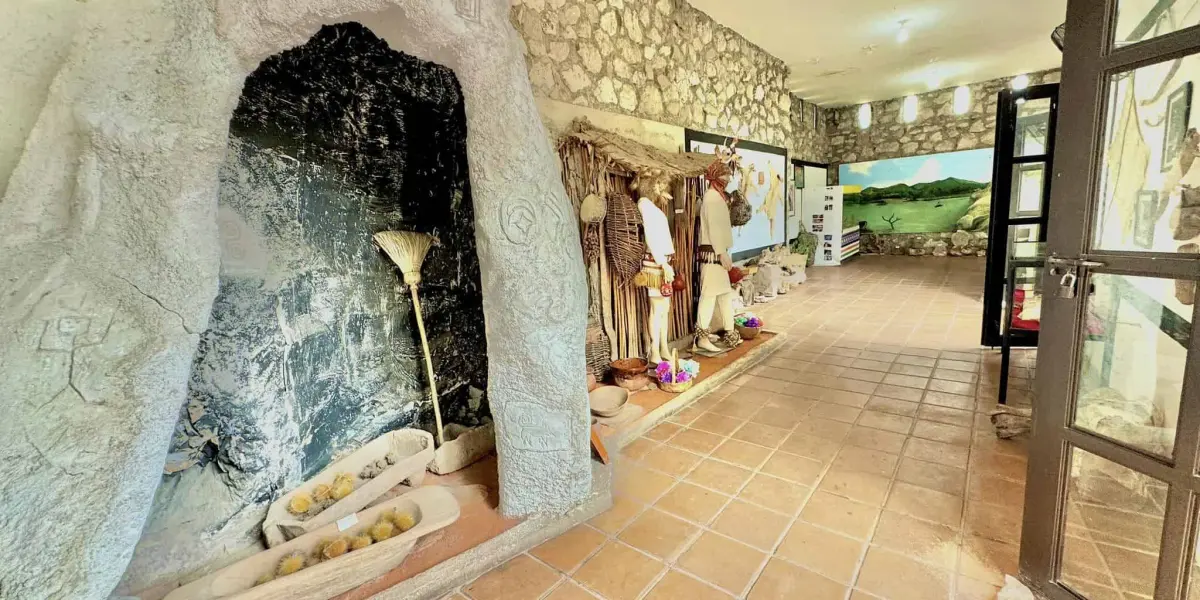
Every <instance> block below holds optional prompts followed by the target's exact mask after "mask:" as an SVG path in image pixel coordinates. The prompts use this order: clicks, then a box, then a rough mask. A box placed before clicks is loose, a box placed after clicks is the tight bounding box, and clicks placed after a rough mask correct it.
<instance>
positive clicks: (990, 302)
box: [981, 83, 1058, 347]
mask: <svg viewBox="0 0 1200 600" xmlns="http://www.w3.org/2000/svg"><path fill="white" fill-rule="evenodd" d="M1057 117H1058V84H1056V83H1052V84H1047V85H1038V86H1033V87H1031V88H1028V89H1024V90H1004V91H1002V92H1000V93H999V94H998V98H997V101H996V155H995V158H994V160H993V161H992V187H991V193H992V206H991V223H990V224H989V226H988V253H987V266H986V268H985V274H984V285H983V336H982V340H981V343H982V344H983V345H984V346H992V347H995V346H999V345H1001V341H1002V336H1003V335H1004V333H1005V331H1006V330H1011V331H1009V333H1010V335H1009V336H1008V343H1009V345H1011V346H1037V343H1038V330H1039V328H1040V319H1039V318H1038V311H1037V310H1035V309H1034V308H1035V307H1036V306H1040V304H1041V298H1040V294H1039V297H1036V298H1035V297H1033V294H1034V293H1035V292H1037V290H1039V289H1040V285H1036V284H1032V283H1031V282H1028V281H1013V280H1011V278H1009V277H1008V273H1009V271H1010V268H1009V267H1011V266H1012V265H1011V263H1012V261H1013V260H1018V261H1020V260H1022V259H1030V258H1037V257H1041V256H1042V254H1043V252H1044V246H1043V243H1044V242H1045V241H1046V223H1047V221H1048V219H1049V214H1050V213H1049V204H1050V182H1051V178H1050V177H1047V176H1046V174H1047V173H1052V172H1053V171H1054V131H1055V124H1056V123H1057V120H1058V119H1057ZM1032 271H1035V269H1034V268H1033V267H1021V268H1020V269H1019V270H1018V271H1017V274H1018V275H1021V274H1027V273H1029V272H1032ZM1010 284H1011V285H1010ZM1010 287H1011V288H1012V289H1011V290H1010V289H1009V288H1010ZM1010 291H1011V292H1017V293H1018V295H1020V296H1021V297H1022V298H1021V299H1020V300H1019V302H1020V304H1021V305H1020V306H1017V305H1016V304H1015V303H1014V302H1013V299H1012V298H1009V297H1008V296H1009V294H1010ZM1026 301H1028V304H1026ZM1026 306H1028V307H1029V308H1030V310H1024V309H1025V308H1026ZM1004 320H1007V321H1008V322H1006V323H1005V322H1002V321H1004Z"/></svg>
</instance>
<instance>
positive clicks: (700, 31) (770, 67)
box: [511, 0, 819, 152]
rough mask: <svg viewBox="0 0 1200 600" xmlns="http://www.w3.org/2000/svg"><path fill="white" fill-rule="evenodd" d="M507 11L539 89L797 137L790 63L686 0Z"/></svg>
mask: <svg viewBox="0 0 1200 600" xmlns="http://www.w3.org/2000/svg"><path fill="white" fill-rule="evenodd" d="M511 18H512V21H513V24H514V25H515V26H516V28H517V30H518V32H519V33H520V34H521V36H522V37H523V38H524V39H525V44H526V59H527V61H528V64H529V72H530V79H531V80H532V82H533V88H534V93H535V95H538V96H542V97H546V98H550V99H553V100H559V101H562V102H569V103H571V104H574V105H577V106H583V107H589V108H599V109H603V110H606V111H611V112H616V113H621V114H627V115H633V116H637V117H641V118H645V119H650V120H654V121H661V122H664V123H668V124H672V125H677V126H680V127H689V128H692V129H697V130H702V131H708V132H711V133H716V134H727V135H737V136H741V137H743V138H745V139H750V140H754V141H758V142H764V143H767V144H774V145H777V146H790V145H791V144H793V143H794V137H793V134H792V119H791V110H792V96H791V94H790V93H789V92H788V90H787V87H786V85H785V81H786V79H787V74H788V69H787V66H786V65H785V64H784V63H783V61H781V60H779V59H778V58H775V57H774V56H772V55H770V54H768V53H767V52H765V51H764V50H762V49H761V48H759V47H757V46H755V45H754V44H751V43H750V42H748V41H747V40H746V39H745V38H743V37H742V36H741V35H738V34H737V33H736V32H734V31H733V30H731V29H729V28H727V27H724V26H722V25H720V24H718V23H716V22H715V21H713V20H712V18H710V17H709V16H708V15H706V14H704V13H702V12H700V11H698V10H696V9H694V8H692V7H691V5H689V4H688V3H687V2H682V1H679V0H516V3H515V5H514V6H513V8H512V12H511ZM806 139H807V138H806ZM813 143H814V142H811V141H806V142H805V144H806V146H805V152H809V151H810V150H809V147H811V146H812V145H813ZM817 147H818V148H819V146H817ZM818 152H819V150H818Z"/></svg>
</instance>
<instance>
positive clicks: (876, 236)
mask: <svg viewBox="0 0 1200 600" xmlns="http://www.w3.org/2000/svg"><path fill="white" fill-rule="evenodd" d="M987 245H988V235H987V232H983V231H979V232H975V233H971V232H967V231H956V232H953V233H950V232H941V233H864V234H862V252H863V254H891V255H896V256H987Z"/></svg>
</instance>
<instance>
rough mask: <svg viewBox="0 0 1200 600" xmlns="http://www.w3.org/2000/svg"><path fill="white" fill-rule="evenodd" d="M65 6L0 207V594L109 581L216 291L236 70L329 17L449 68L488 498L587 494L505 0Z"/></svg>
mask: <svg viewBox="0 0 1200 600" xmlns="http://www.w3.org/2000/svg"><path fill="white" fill-rule="evenodd" d="M78 8H79V11H80V13H79V19H78V24H77V30H76V32H75V33H74V34H73V35H72V36H71V44H70V46H69V48H70V49H69V50H68V51H67V53H66V57H65V59H64V60H63V62H62V63H61V65H60V67H59V68H58V70H57V73H56V74H55V75H54V76H53V77H52V79H53V82H54V83H53V84H51V85H50V88H49V91H48V92H47V94H46V100H45V105H44V106H43V107H42V109H41V110H40V112H39V118H38V120H37V123H36V124H35V125H34V126H33V127H32V128H31V129H29V134H28V136H27V139H26V140H25V141H24V143H23V146H22V150H21V156H20V158H19V160H18V162H17V166H16V168H15V169H14V170H13V173H12V176H11V177H10V178H9V180H8V183H7V188H6V190H5V192H4V197H3V199H2V200H0V338H3V339H5V340H6V343H5V344H0V414H3V415H4V418H3V419H0V498H3V500H4V511H3V513H2V515H3V516H2V517H0V525H2V526H0V547H3V548H21V549H25V550H24V551H17V552H9V553H7V554H5V556H4V560H3V561H0V596H4V597H5V598H8V597H12V598H21V599H22V600H24V599H30V600H37V599H41V598H56V599H57V598H71V599H77V598H78V599H86V600H90V599H93V598H94V599H102V598H107V597H109V594H110V592H111V591H112V590H113V588H114V586H115V585H116V583H117V582H118V580H119V579H120V576H121V574H122V572H123V571H124V569H125V567H126V566H127V564H128V563H129V559H130V557H131V556H132V554H133V549H134V546H135V544H136V542H137V540H138V538H139V537H140V535H141V533H142V532H143V529H144V526H145V524H146V518H147V516H148V515H149V513H150V508H151V505H152V501H153V497H154V493H155V490H156V488H157V487H158V485H159V483H160V481H161V479H162V477H161V473H162V468H163V465H164V463H165V458H166V455H167V451H168V447H169V444H170V439H171V433H172V428H173V427H174V425H175V423H176V422H177V421H178V418H179V407H180V405H182V404H183V403H184V402H185V399H186V397H187V387H188V383H189V378H190V373H191V369H192V366H193V360H194V358H195V355H196V349H197V347H198V345H199V337H200V334H201V333H202V332H204V331H205V330H207V329H208V327H209V317H210V315H211V314H212V309H213V300H214V298H215V297H216V296H217V293H218V282H219V269H220V264H221V249H222V245H221V240H220V233H219V228H218V172H219V170H220V167H221V164H222V161H223V160H224V158H225V156H226V153H227V150H228V146H229V139H228V137H229V123H230V118H231V115H232V114H233V110H234V107H235V106H236V103H237V99H238V97H239V94H240V92H241V87H242V83H243V81H244V79H245V77H246V76H247V75H248V74H249V73H250V72H251V71H253V70H254V69H255V68H256V67H257V65H258V64H259V62H260V61H262V60H264V59H266V58H267V57H269V56H272V55H274V54H276V53H278V52H281V51H283V50H286V49H288V48H291V47H295V46H298V45H301V44H303V43H305V42H306V41H307V40H308V39H309V38H311V36H312V35H313V34H314V33H316V31H317V30H318V29H319V28H320V26H321V25H323V24H328V23H337V22H342V21H346V20H350V19H354V20H358V21H360V22H363V23H364V24H366V25H367V26H368V27H370V28H371V29H372V30H373V31H376V32H377V33H381V35H382V37H384V38H385V39H387V41H388V43H389V45H391V46H392V47H393V48H396V49H399V50H403V51H405V52H408V53H410V54H413V55H414V56H417V57H419V58H421V59H423V60H429V61H432V62H435V63H438V64H442V65H445V66H447V67H449V68H450V69H452V70H453V71H454V73H455V75H456V76H457V77H458V80H459V82H460V83H461V85H462V94H463V100H464V104H465V107H466V119H467V129H468V131H470V136H469V137H468V139H467V155H468V158H469V161H470V180H471V190H472V196H473V199H474V208H475V223H476V241H477V250H478V255H479V262H480V274H481V279H482V288H483V296H484V305H483V309H484V313H485V315H486V322H485V327H486V332H487V343H488V350H489V356H488V359H489V366H488V370H489V374H488V375H489V378H488V390H487V391H488V399H489V403H490V405H491V409H492V413H493V415H494V417H495V419H496V430H497V447H498V450H499V454H500V460H499V467H500V483H501V499H500V502H501V510H502V511H503V512H505V513H506V514H509V515H521V514H529V513H533V512H554V511H563V510H566V509H568V508H570V507H571V506H573V505H574V504H576V503H578V502H579V501H581V500H582V499H583V498H585V497H586V495H587V493H588V491H589V488H590V482H591V470H590V462H589V457H590V452H589V448H588V412H587V390H586V384H585V382H584V380H583V377H582V374H583V373H584V371H585V368H586V365H585V361H584V354H583V346H584V341H585V340H584V337H585V336H584V330H585V327H586V310H587V289H586V284H585V275H584V271H583V267H582V264H583V262H582V251H581V249H580V248H579V244H578V242H577V240H578V233H577V227H576V225H575V219H574V217H573V216H572V209H571V205H570V202H569V201H568V199H567V197H566V193H565V191H564V190H563V187H562V182H561V181H560V179H559V177H558V175H557V173H556V171H555V165H556V164H557V162H556V157H555V154H554V151H553V149H552V148H551V147H550V145H549V144H548V143H547V136H546V132H545V129H544V127H543V126H542V124H541V122H540V119H539V117H538V114H537V108H536V106H535V104H534V100H533V93H532V90H531V87H530V83H529V74H528V71H527V69H526V66H525V61H524V58H523V56H522V53H521V49H520V45H519V39H518V38H517V36H516V34H515V32H514V31H513V29H512V27H511V24H510V21H509V4H508V3H507V2H503V1H500V0H291V1H289V2H286V3H285V2H260V1H257V0H208V1H205V2H196V1H194V0H113V1H111V2H103V3H97V2H91V3H80V4H79V7H78ZM368 20H369V21H370V22H368ZM385 30H386V33H385ZM17 60H20V56H19V55H15V54H4V53H0V64H5V65H6V66H11V63H12V62H13V61H17ZM9 70H11V69H9ZM6 116H7V113H6ZM10 141H11V140H7V139H5V140H0V142H3V143H6V144H7V143H9V142H10ZM573 240H574V241H573ZM213 468H214V467H213V463H210V465H209V466H207V467H205V471H207V470H210V469H213ZM31 540H34V542H31ZM31 543H33V544H35V547H33V548H32V549H30V548H31V547H30V544H31ZM232 558H233V557H232V556H226V557H225V559H226V560H229V559H232Z"/></svg>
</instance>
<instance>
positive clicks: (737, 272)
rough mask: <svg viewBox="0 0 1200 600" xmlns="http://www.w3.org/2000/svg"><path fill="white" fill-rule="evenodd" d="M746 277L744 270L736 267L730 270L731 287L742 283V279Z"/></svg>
mask: <svg viewBox="0 0 1200 600" xmlns="http://www.w3.org/2000/svg"><path fill="white" fill-rule="evenodd" d="M745 277H746V274H745V273H743V272H742V270H741V269H739V268H737V267H734V268H732V269H730V270H729V283H730V284H731V285H732V284H735V283H737V282H739V281H741V280H742V279H745Z"/></svg>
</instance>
